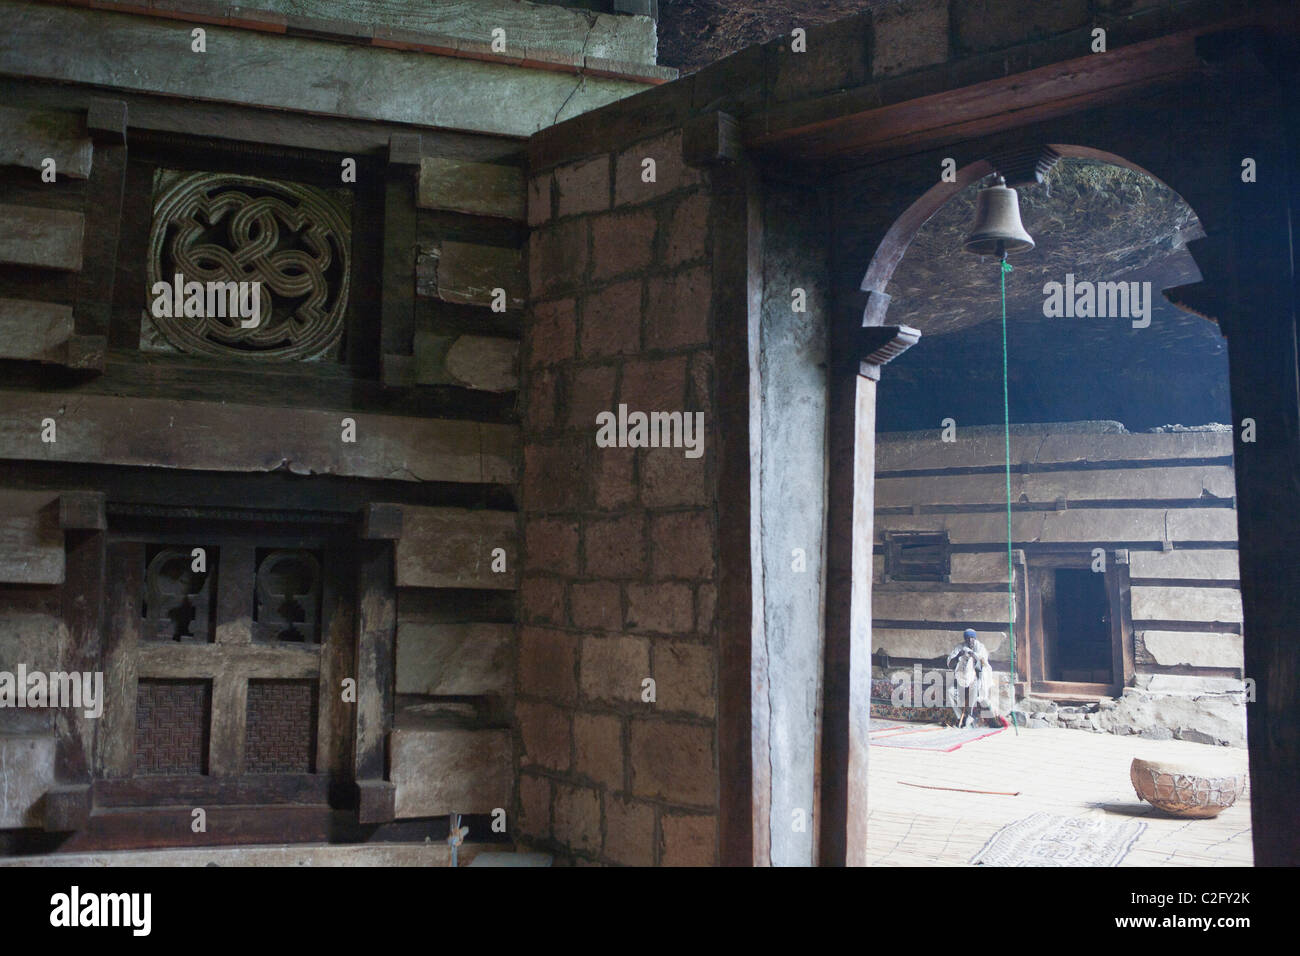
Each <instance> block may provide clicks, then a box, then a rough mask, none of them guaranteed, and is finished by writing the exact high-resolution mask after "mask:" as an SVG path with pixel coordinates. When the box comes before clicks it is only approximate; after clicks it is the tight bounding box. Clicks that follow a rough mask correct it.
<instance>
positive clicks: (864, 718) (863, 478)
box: [844, 375, 876, 866]
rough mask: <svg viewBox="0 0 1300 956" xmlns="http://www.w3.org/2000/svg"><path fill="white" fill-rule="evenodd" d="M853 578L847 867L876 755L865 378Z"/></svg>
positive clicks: (863, 846)
mask: <svg viewBox="0 0 1300 956" xmlns="http://www.w3.org/2000/svg"><path fill="white" fill-rule="evenodd" d="M853 428H854V441H853V578H852V591H851V598H850V601H851V604H850V611H849V629H850V630H849V662H848V663H849V686H848V691H849V694H848V709H849V713H848V734H849V740H848V789H847V792H846V804H845V844H844V848H845V852H844V862H845V864H846V865H848V866H865V865H866V862H867V765H868V763H869V759H868V758H869V753H870V750H871V732H870V726H869V724H870V722H871V580H872V578H871V552H872V547H873V545H874V544H875V508H876V490H875V489H876V382H875V381H874V380H873V379H871V378H868V377H866V376H863V375H860V376H858V380H857V395H856V401H855V404H854V424H853Z"/></svg>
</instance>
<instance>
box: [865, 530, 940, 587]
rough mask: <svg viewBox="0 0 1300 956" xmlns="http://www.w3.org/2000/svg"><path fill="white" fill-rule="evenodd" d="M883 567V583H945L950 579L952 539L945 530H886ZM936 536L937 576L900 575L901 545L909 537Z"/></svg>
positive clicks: (901, 562)
mask: <svg viewBox="0 0 1300 956" xmlns="http://www.w3.org/2000/svg"><path fill="white" fill-rule="evenodd" d="M884 537H885V549H884V550H885V568H884V571H883V573H882V576H881V581H882V582H883V583H885V584H891V583H894V582H929V583H934V584H947V583H949V581H951V579H952V541H951V540H950V539H949V537H948V532H947V531H942V530H941V531H886V532H885V535H884ZM922 538H936V539H939V540H938V541H937V542H936V544H937V545H938V547H939V548H940V552H941V556H940V559H939V562H940V563H939V567H938V570H937V571H936V574H937V577H911V576H900V575H899V574H898V572H899V570H900V569H901V568H902V565H903V561H902V550H903V545H904V543H906V542H907V541H908V540H909V539H922Z"/></svg>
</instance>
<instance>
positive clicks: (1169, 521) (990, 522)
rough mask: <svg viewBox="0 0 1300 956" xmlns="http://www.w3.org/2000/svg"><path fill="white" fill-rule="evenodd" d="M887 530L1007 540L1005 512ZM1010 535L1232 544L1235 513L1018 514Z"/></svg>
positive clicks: (970, 540)
mask: <svg viewBox="0 0 1300 956" xmlns="http://www.w3.org/2000/svg"><path fill="white" fill-rule="evenodd" d="M877 524H878V525H879V527H880V528H881V529H882V530H886V529H887V530H889V531H947V532H948V538H949V540H950V541H951V542H952V543H953V544H986V545H987V544H991V543H996V542H999V541H1001V542H1003V543H1005V542H1006V538H1007V518H1006V514H1005V513H998V512H996V511H988V512H983V513H980V514H926V515H881V516H880V517H879V518H878V519H877ZM1011 537H1012V540H1013V541H1014V542H1015V544H1016V547H1021V546H1022V545H1025V544H1044V545H1046V544H1067V543H1069V544H1088V543H1098V544H1101V545H1105V546H1107V547H1114V546H1117V545H1119V546H1122V545H1124V544H1125V543H1135V544H1137V543H1143V542H1151V543H1163V542H1166V541H1168V542H1171V543H1173V542H1190V541H1197V542H1201V541H1212V542H1225V543H1227V542H1234V541H1236V540H1237V514H1236V512H1235V511H1233V510H1232V509H1230V508H1114V509H1105V508H1080V509H1077V510H1067V511H1015V512H1012V515H1011Z"/></svg>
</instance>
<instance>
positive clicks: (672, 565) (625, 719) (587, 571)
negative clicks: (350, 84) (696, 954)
mask: <svg viewBox="0 0 1300 956" xmlns="http://www.w3.org/2000/svg"><path fill="white" fill-rule="evenodd" d="M647 159H649V160H653V167H654V170H653V179H651V178H650V174H649V173H648V172H646V173H645V175H644V176H643V171H644V170H646V169H648V164H647V163H646V162H645V161H646V160H647ZM709 209H710V195H709V191H708V184H707V181H706V179H705V177H704V175H703V174H701V173H700V172H698V171H697V170H695V169H693V168H691V167H689V166H687V165H686V164H685V163H684V162H683V160H682V148H681V134H680V132H673V133H670V134H668V135H664V136H659V137H656V138H652V139H648V140H645V141H643V142H639V143H634V144H632V145H631V146H628V147H627V148H625V149H622V150H620V151H619V152H614V153H609V154H601V155H598V156H596V157H594V158H587V159H583V160H580V161H576V162H571V163H566V164H563V165H560V166H558V167H556V168H555V169H553V170H549V171H545V172H542V173H541V174H540V175H537V176H535V177H534V178H533V179H532V181H531V182H530V184H529V206H528V221H529V223H530V225H532V226H533V227H534V231H533V233H532V236H531V239H530V243H529V278H530V288H531V295H532V301H531V308H532V313H531V316H532V321H531V322H530V323H528V329H527V331H526V333H525V341H524V355H525V370H524V376H525V382H526V384H525V388H524V394H525V395H526V396H527V399H526V407H525V420H524V443H523V447H524V462H523V479H522V510H523V512H524V521H523V553H524V567H523V573H524V576H523V582H522V592H521V601H520V619H521V629H520V639H519V651H518V655H519V656H518V669H517V670H518V686H517V691H518V697H517V699H518V704H517V708H516V725H517V731H518V741H517V744H518V747H517V750H518V753H519V762H518V769H519V804H520V806H519V809H520V813H521V819H520V835H521V837H522V838H523V840H524V841H525V842H528V843H531V844H535V845H537V846H539V847H544V848H547V849H550V850H553V851H555V852H556V853H557V856H558V858H559V859H560V860H561V861H571V862H580V863H586V862H601V863H614V864H629V865H651V864H664V865H692V864H694V865H700V864H705V865H707V864H712V863H714V862H716V845H717V838H716V830H717V801H718V793H717V789H718V778H717V752H716V742H715V733H716V731H715V724H714V718H715V715H716V700H717V693H716V654H717V651H716V636H717V629H716V624H715V618H714V604H715V593H716V592H715V580H714V578H715V570H714V569H715V567H716V528H715V523H716V516H715V511H714V508H713V503H714V501H715V491H714V479H713V459H712V450H711V444H712V443H711V441H710V440H709V437H708V436H709V434H710V430H711V429H712V428H713V423H712V421H711V414H710V412H711V408H710V388H711V371H712V351H711V347H710V333H709V321H710V289H711V272H710V266H709V262H708V252H707V250H708V248H709V247H708V244H707V241H708V238H709V231H708V230H709ZM620 404H624V405H626V406H627V407H628V409H629V411H636V410H640V411H645V412H651V411H663V412H684V413H688V414H689V413H694V412H703V413H704V422H705V435H706V437H705V440H704V445H703V448H704V452H703V454H702V455H701V456H700V457H694V458H691V457H687V456H686V454H685V452H686V449H684V448H664V447H661V448H624V447H609V448H602V447H597V444H596V433H597V422H596V416H597V414H598V413H600V412H605V411H609V412H615V413H616V412H617V409H618V406H619V405H620ZM647 679H650V680H653V681H654V695H653V697H654V699H653V700H649V699H647V698H649V697H650V694H649V691H648V690H647V687H648V686H649V685H647V684H646V683H645V682H646V680H647Z"/></svg>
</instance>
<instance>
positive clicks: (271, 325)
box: [141, 171, 352, 362]
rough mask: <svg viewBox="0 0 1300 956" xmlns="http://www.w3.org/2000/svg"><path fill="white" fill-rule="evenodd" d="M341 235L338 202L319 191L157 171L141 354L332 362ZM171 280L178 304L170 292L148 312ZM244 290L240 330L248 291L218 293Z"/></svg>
mask: <svg viewBox="0 0 1300 956" xmlns="http://www.w3.org/2000/svg"><path fill="white" fill-rule="evenodd" d="M351 232H352V230H351V224H350V221H349V216H348V213H347V211H346V210H345V209H344V208H343V203H342V201H341V200H336V199H335V197H333V196H331V195H329V194H327V193H326V192H325V191H323V190H320V189H315V188H312V187H309V186H303V185H299V184H297V183H289V182H276V181H272V180H269V179H260V178H257V177H254V176H239V175H229V174H219V173H188V174H180V173H175V172H171V171H162V172H160V174H159V180H158V185H157V188H156V199H155V202H154V213H153V225H152V226H151V228H150V234H149V255H148V283H147V290H148V292H149V296H150V298H149V302H148V303H147V304H146V310H145V315H144V318H143V320H142V325H141V345H142V347H144V348H150V349H163V350H168V349H173V350H177V351H181V352H189V353H192V354H196V355H208V356H220V357H225V358H230V357H235V358H245V359H254V360H260V361H271V362H289V361H297V360H314V359H320V358H323V357H326V356H330V355H333V354H334V353H335V352H336V350H337V346H338V343H339V340H340V338H341V337H342V334H343V327H344V318H345V312H346V310H347V302H348V287H349V278H350V276H349V261H348V259H349V252H350V248H351V242H352V236H351ZM177 275H180V276H182V279H181V292H180V295H179V302H178V301H177V298H178V296H176V295H172V296H171V299H172V301H171V302H170V303H167V304H166V305H163V306H161V307H160V306H159V304H158V303H157V302H156V297H155V296H154V295H153V289H154V287H155V284H156V283H159V282H162V283H165V284H167V285H168V286H172V287H174V286H175V285H176V278H175V277H176V276H177ZM191 282H194V283H201V284H202V288H199V287H194V291H193V293H192V292H191V291H189V290H187V289H186V288H185V285H186V284H188V283H191ZM253 282H256V283H258V284H259V285H258V286H257V289H258V293H259V298H258V301H259V303H260V306H259V314H258V321H257V323H256V324H251V323H250V322H248V321H244V320H245V319H251V316H250V315H249V311H250V310H251V302H252V287H251V286H249V287H246V288H245V289H240V288H239V287H238V286H231V285H229V283H253ZM239 295H243V296H244V298H243V299H238V298H236V297H237V296H239ZM178 305H179V306H180V308H179V310H178V309H177V306H178ZM241 309H242V311H241ZM160 312H161V313H163V314H160ZM178 312H179V314H177V313H178ZM232 313H233V314H232Z"/></svg>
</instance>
